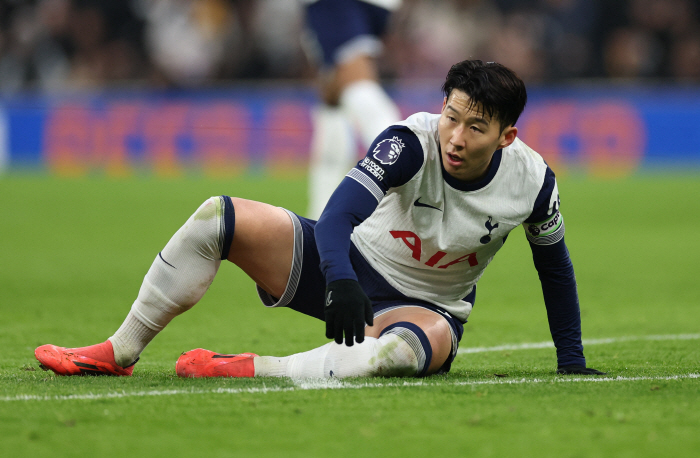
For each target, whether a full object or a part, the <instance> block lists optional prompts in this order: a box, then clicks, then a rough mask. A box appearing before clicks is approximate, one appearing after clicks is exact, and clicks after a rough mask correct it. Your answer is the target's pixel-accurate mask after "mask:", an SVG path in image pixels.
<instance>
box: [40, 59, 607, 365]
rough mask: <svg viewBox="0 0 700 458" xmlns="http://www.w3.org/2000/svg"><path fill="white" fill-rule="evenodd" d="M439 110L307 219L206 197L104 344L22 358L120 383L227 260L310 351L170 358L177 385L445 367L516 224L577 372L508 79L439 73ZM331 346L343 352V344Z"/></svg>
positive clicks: (514, 81)
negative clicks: (318, 324) (311, 327)
mask: <svg viewBox="0 0 700 458" xmlns="http://www.w3.org/2000/svg"><path fill="white" fill-rule="evenodd" d="M443 92H444V99H443V107H442V111H441V113H440V114H429V113H417V114H414V115H413V116H410V117H409V118H408V119H406V120H405V121H402V122H399V123H397V124H395V125H392V126H390V127H389V128H387V129H386V130H384V131H383V132H382V133H381V134H380V135H379V136H378V137H377V138H376V140H375V141H374V142H373V145H372V147H371V148H370V149H369V151H368V153H367V155H366V156H365V158H364V159H362V160H361V161H359V162H358V163H357V165H356V166H355V167H354V168H352V169H351V170H350V171H349V172H348V173H347V175H346V177H345V178H344V179H343V181H342V182H341V183H340V185H339V186H338V188H337V190H336V191H335V192H334V193H333V195H332V196H331V199H330V201H329V203H328V205H327V206H326V209H325V210H324V212H323V214H322V215H321V219H320V220H319V221H318V222H316V221H313V220H309V219H306V218H303V217H300V216H297V215H295V214H294V213H292V212H290V211H287V210H285V209H282V208H279V207H273V206H270V205H267V204H264V203H260V202H253V201H249V200H244V199H238V198H230V197H226V196H220V197H212V198H210V199H208V200H207V201H205V202H204V203H203V204H202V206H200V207H199V209H198V210H197V211H196V212H195V213H194V214H193V215H192V216H191V217H190V219H189V220H188V221H187V222H186V223H185V225H184V226H182V228H180V230H178V232H177V233H176V234H175V235H174V236H173V237H172V239H170V241H169V242H168V244H167V245H166V246H165V248H164V249H163V251H161V252H160V253H158V256H156V259H155V261H154V262H153V265H152V266H151V268H150V270H149V271H148V273H147V274H146V277H145V279H144V281H143V285H142V287H141V290H140V291H139V295H138V298H137V299H136V301H135V302H134V304H133V306H132V308H131V311H130V312H129V314H128V315H127V317H126V319H125V321H124V323H123V324H122V326H121V327H120V328H119V329H118V330H117V332H116V333H115V334H114V335H113V336H111V337H110V338H109V339H108V340H107V341H105V342H103V343H101V344H97V345H93V346H90V347H83V348H75V349H66V348H62V347H56V346H53V345H44V346H41V347H39V348H37V349H36V351H35V355H36V357H37V358H38V360H39V361H40V362H41V364H42V365H43V366H44V367H45V368H48V369H51V370H53V371H54V372H56V373H57V374H60V375H79V374H101V373H104V374H115V375H131V373H132V370H133V365H134V363H135V362H136V361H137V360H138V357H139V354H140V353H141V351H142V350H143V349H144V348H145V346H146V345H147V344H148V343H149V342H150V341H151V340H152V339H153V338H154V337H155V335H156V334H157V333H158V332H159V331H160V330H162V329H163V328H164V327H165V326H166V325H167V324H168V323H169V322H170V320H172V319H173V318H174V317H175V316H177V315H179V314H181V313H182V312H184V311H186V310H188V309H189V308H191V307H192V306H193V305H194V304H195V303H197V301H198V300H199V299H200V298H201V297H202V295H203V294H204V293H205V292H206V290H207V288H208V287H209V285H210V284H211V282H212V280H213V279H214V276H215V275H216V272H217V269H218V267H219V265H220V263H221V261H222V260H224V259H228V260H229V261H231V262H233V263H234V264H236V265H237V266H239V267H240V268H241V269H243V271H244V272H246V273H247V274H248V275H249V276H250V277H251V278H252V279H253V280H254V281H255V282H256V284H257V289H258V292H259V296H260V298H261V300H262V302H263V303H264V304H265V305H266V306H268V307H291V308H292V309H294V310H297V311H299V312H302V313H305V314H307V315H310V316H312V317H315V318H318V319H321V320H325V322H326V336H327V337H328V338H332V339H334V342H330V343H328V344H326V345H323V346H321V347H319V348H316V349H313V350H310V351H307V352H304V353H298V354H294V355H291V356H286V357H272V356H258V355H256V354H253V353H242V354H220V353H215V352H212V351H209V350H204V349H196V350H192V351H189V352H186V353H183V354H182V355H181V356H180V358H179V359H178V361H177V364H176V372H177V374H178V375H180V376H183V377H219V376H222V377H253V376H287V377H293V378H302V377H351V376H418V377H420V376H425V375H430V374H435V373H445V372H447V371H449V370H450V366H451V364H452V361H453V360H454V358H455V355H456V354H457V348H458V346H459V342H460V339H461V337H462V333H463V324H464V323H465V322H466V321H467V318H468V317H469V314H470V312H471V311H472V307H473V305H474V301H475V298H476V283H477V281H478V280H479V278H480V277H481V275H482V273H483V271H484V269H485V268H486V266H487V265H488V264H489V262H490V261H491V259H493V256H494V255H495V254H496V252H497V251H498V250H499V249H500V248H501V247H502V246H503V244H504V243H505V241H506V238H507V237H508V235H509V234H510V232H511V231H512V230H513V229H515V228H516V227H517V226H521V225H522V226H523V228H524V230H525V236H526V238H527V240H528V242H529V244H530V247H531V249H532V255H533V259H534V263H535V267H536V268H537V271H538V273H539V278H540V281H541V283H542V290H543V293H544V302H545V306H546V309H547V316H548V319H549V327H550V331H551V334H552V338H553V340H554V344H555V346H556V351H557V361H558V372H559V373H564V374H571V373H574V374H596V375H597V374H603V373H602V372H600V371H597V370H595V369H591V368H587V367H586V360H585V358H584V355H583V346H582V343H581V321H580V313H579V302H578V294H577V290H576V279H575V277H574V271H573V267H572V264H571V260H570V258H569V252H568V250H567V248H566V245H565V243H564V220H563V217H562V215H561V212H560V208H559V192H558V190H557V183H556V179H555V177H554V173H553V172H552V170H551V169H550V168H549V167H548V166H547V164H546V163H545V162H544V160H543V159H542V157H540V156H539V155H538V154H537V153H536V152H535V151H533V150H532V149H530V148H529V147H528V146H527V145H525V144H524V143H523V142H522V141H520V140H519V139H518V138H517V133H518V129H517V127H515V123H516V121H517V120H518V117H519V116H520V114H521V113H522V111H523V109H524V107H525V103H526V99H527V95H526V91H525V86H524V84H523V82H522V81H521V80H520V79H519V78H518V77H517V76H516V75H515V74H514V73H513V72H512V71H511V70H509V69H508V68H506V67H504V66H502V65H500V64H497V63H493V62H488V63H483V62H481V61H478V60H467V61H463V62H460V63H458V64H455V65H454V66H453V67H452V68H451V69H450V71H449V72H448V74H447V78H446V80H445V82H444V84H443ZM343 342H344V344H343Z"/></svg>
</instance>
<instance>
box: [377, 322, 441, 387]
mask: <svg viewBox="0 0 700 458" xmlns="http://www.w3.org/2000/svg"><path fill="white" fill-rule="evenodd" d="M378 340H379V341H380V342H382V345H381V347H380V348H379V349H378V352H377V362H376V365H375V366H376V371H377V374H376V375H383V376H416V377H423V376H425V375H426V374H427V372H428V367H429V366H430V361H431V359H432V354H433V350H432V347H431V345H430V341H429V340H428V336H427V335H426V334H425V332H424V331H423V330H422V329H421V328H420V327H419V326H417V325H416V324H414V323H410V322H407V321H400V322H397V323H394V324H392V325H390V326H387V327H386V328H385V329H384V330H383V331H382V333H381V334H380V337H379V339H378Z"/></svg>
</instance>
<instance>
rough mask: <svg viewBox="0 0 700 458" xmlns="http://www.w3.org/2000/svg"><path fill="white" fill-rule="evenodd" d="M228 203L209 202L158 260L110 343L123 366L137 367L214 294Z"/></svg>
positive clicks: (219, 201) (173, 238) (217, 200)
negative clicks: (162, 336) (174, 323)
mask: <svg viewBox="0 0 700 458" xmlns="http://www.w3.org/2000/svg"><path fill="white" fill-rule="evenodd" d="M226 198H228V197H226ZM223 199H224V198H223V197H221V198H220V197H212V198H210V199H208V200H207V201H205V202H204V203H203V204H202V205H201V206H200V207H199V208H198V209H197V211H196V212H195V213H194V214H193V215H192V216H191V217H190V218H189V219H188V220H187V222H186V223H185V225H184V226H182V227H181V228H180V229H179V230H178V231H177V232H176V233H175V235H174V236H173V237H172V238H171V239H170V241H169V242H168V244H167V245H165V248H163V251H161V252H160V253H159V254H158V256H156V259H155V261H153V264H152V265H151V268H150V269H149V270H148V273H147V274H146V276H145V278H144V279H143V283H142V285H141V289H140V290H139V295H138V297H137V298H136V301H135V302H134V304H133V305H132V307H131V311H130V312H129V314H128V315H127V317H126V319H125V320H124V323H123V324H122V325H121V327H120V328H119V329H118V330H117V332H116V333H115V334H114V335H113V336H112V337H110V338H109V340H110V341H111V342H112V346H113V348H114V359H115V360H116V363H117V364H119V365H120V366H122V367H124V366H128V365H129V364H131V363H133V362H134V361H135V360H136V359H137V358H138V356H139V355H140V354H141V352H142V351H143V349H144V348H145V347H146V345H148V344H149V342H150V341H151V340H153V338H154V337H155V336H156V335H157V334H158V333H159V332H160V331H162V330H163V328H165V326H166V325H167V324H168V323H170V321H171V320H172V319H173V318H175V317H176V316H177V315H179V314H181V313H183V312H185V311H187V310H189V309H190V308H192V306H194V305H195V304H196V303H197V302H198V301H199V300H200V299H201V298H202V296H203V295H204V293H205V292H206V291H207V289H209V285H211V282H212V281H213V280H214V276H216V272H217V271H218V269H219V265H220V264H221V244H222V243H223V238H224V237H223V234H222V227H223V223H222V220H223V214H224V202H223ZM229 230H232V228H230V229H229Z"/></svg>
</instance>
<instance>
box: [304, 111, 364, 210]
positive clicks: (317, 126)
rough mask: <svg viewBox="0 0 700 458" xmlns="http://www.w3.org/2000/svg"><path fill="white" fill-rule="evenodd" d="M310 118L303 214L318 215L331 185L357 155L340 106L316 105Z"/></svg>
mask: <svg viewBox="0 0 700 458" xmlns="http://www.w3.org/2000/svg"><path fill="white" fill-rule="evenodd" d="M312 119H313V138H312V141H311V161H310V163H309V210H308V212H307V216H308V217H309V218H312V219H318V218H319V216H321V212H322V211H323V209H324V207H325V206H326V203H328V199H330V197H331V194H333V191H335V188H336V187H337V186H338V184H339V183H340V182H341V180H342V179H343V177H345V174H346V173H348V171H349V170H350V169H351V168H353V167H354V166H355V163H356V162H357V160H358V159H359V158H358V154H357V149H356V144H355V139H354V137H353V133H352V126H351V125H350V123H349V121H348V119H347V117H346V116H345V114H344V113H343V111H342V110H341V109H340V108H336V107H331V106H328V105H323V106H319V107H317V108H316V109H315V110H314V112H313V114H312Z"/></svg>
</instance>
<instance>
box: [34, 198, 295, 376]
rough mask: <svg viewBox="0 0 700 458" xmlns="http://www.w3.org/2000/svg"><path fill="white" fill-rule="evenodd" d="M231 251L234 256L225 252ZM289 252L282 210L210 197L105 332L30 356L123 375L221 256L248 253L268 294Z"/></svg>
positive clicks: (60, 368)
mask: <svg viewBox="0 0 700 458" xmlns="http://www.w3.org/2000/svg"><path fill="white" fill-rule="evenodd" d="M251 213H255V214H254V215H253V214H251ZM234 234H235V235H234ZM232 249H233V250H240V252H241V254H240V255H238V256H237V255H235V254H233V253H232ZM292 250H293V228H292V223H291V220H290V218H289V216H288V215H287V213H286V212H285V211H284V210H282V209H280V208H277V207H273V206H270V205H267V204H262V203H259V202H251V201H246V200H243V199H231V198H229V197H227V196H220V197H212V198H210V199H208V200H207V201H206V202H204V204H202V205H201V206H200V207H199V208H198V209H197V211H196V212H195V213H194V214H193V215H192V216H191V217H190V218H189V219H188V220H187V222H186V223H185V224H184V225H183V226H182V227H181V228H180V229H179V230H178V231H177V232H176V233H175V235H174V236H173V237H172V238H171V239H170V241H169V242H168V243H167V245H166V246H165V248H164V249H163V250H162V251H161V252H160V253H158V256H156V258H155V260H154V262H153V264H152V265H151V268H150V269H149V271H148V273H147V274H146V276H145V278H144V280H143V283H142V285H141V289H140V290H139V294H138V297H137V299H136V301H135V302H134V304H133V305H132V308H131V310H130V312H129V314H128V315H127V317H126V319H125V320H124V322H123V323H122V325H121V327H120V328H119V329H118V330H117V332H116V333H115V334H114V335H113V336H112V337H110V338H109V339H108V340H107V341H105V342H103V343H101V344H97V345H92V346H89V347H82V348H74V349H66V348H62V347H56V346H53V345H44V346H41V347H39V348H37V350H36V351H35V355H36V357H37V359H38V360H39V361H40V362H41V363H42V365H43V366H45V367H47V368H49V369H52V370H53V371H54V372H56V373H57V374H60V375H82V374H92V375H96V374H103V373H104V374H112V375H130V374H131V370H132V367H131V366H133V364H134V363H135V362H136V360H137V359H138V357H139V355H140V354H141V352H142V351H143V349H144V348H145V347H146V345H148V343H150V342H151V340H152V339H153V338H154V337H155V336H156V335H157V334H158V333H159V332H160V331H161V330H163V329H164V328H165V326H166V325H167V324H168V323H169V322H170V321H171V320H172V319H173V318H174V317H175V316H177V315H179V314H181V313H183V312H185V311H187V310H189V309H190V308H191V307H192V306H194V305H195V304H196V303H197V302H198V301H199V300H200V299H201V298H202V296H203V295H204V293H205V292H206V291H207V289H208V288H209V285H210V284H211V282H212V281H213V279H214V276H215V275H216V273H217V271H218V268H219V265H220V264H221V260H222V259H227V258H228V259H231V260H232V261H234V262H235V261H236V260H238V259H241V258H242V256H249V257H251V258H253V261H248V262H246V261H241V264H242V265H241V267H242V268H243V270H244V271H246V272H247V273H248V274H249V275H251V276H252V277H253V278H254V279H255V280H256V281H258V282H260V284H261V285H265V286H264V287H265V288H266V289H268V290H269V292H270V294H275V293H278V292H279V291H283V290H284V288H285V284H286V281H287V279H288V277H289V273H290V268H291V258H292Z"/></svg>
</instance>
